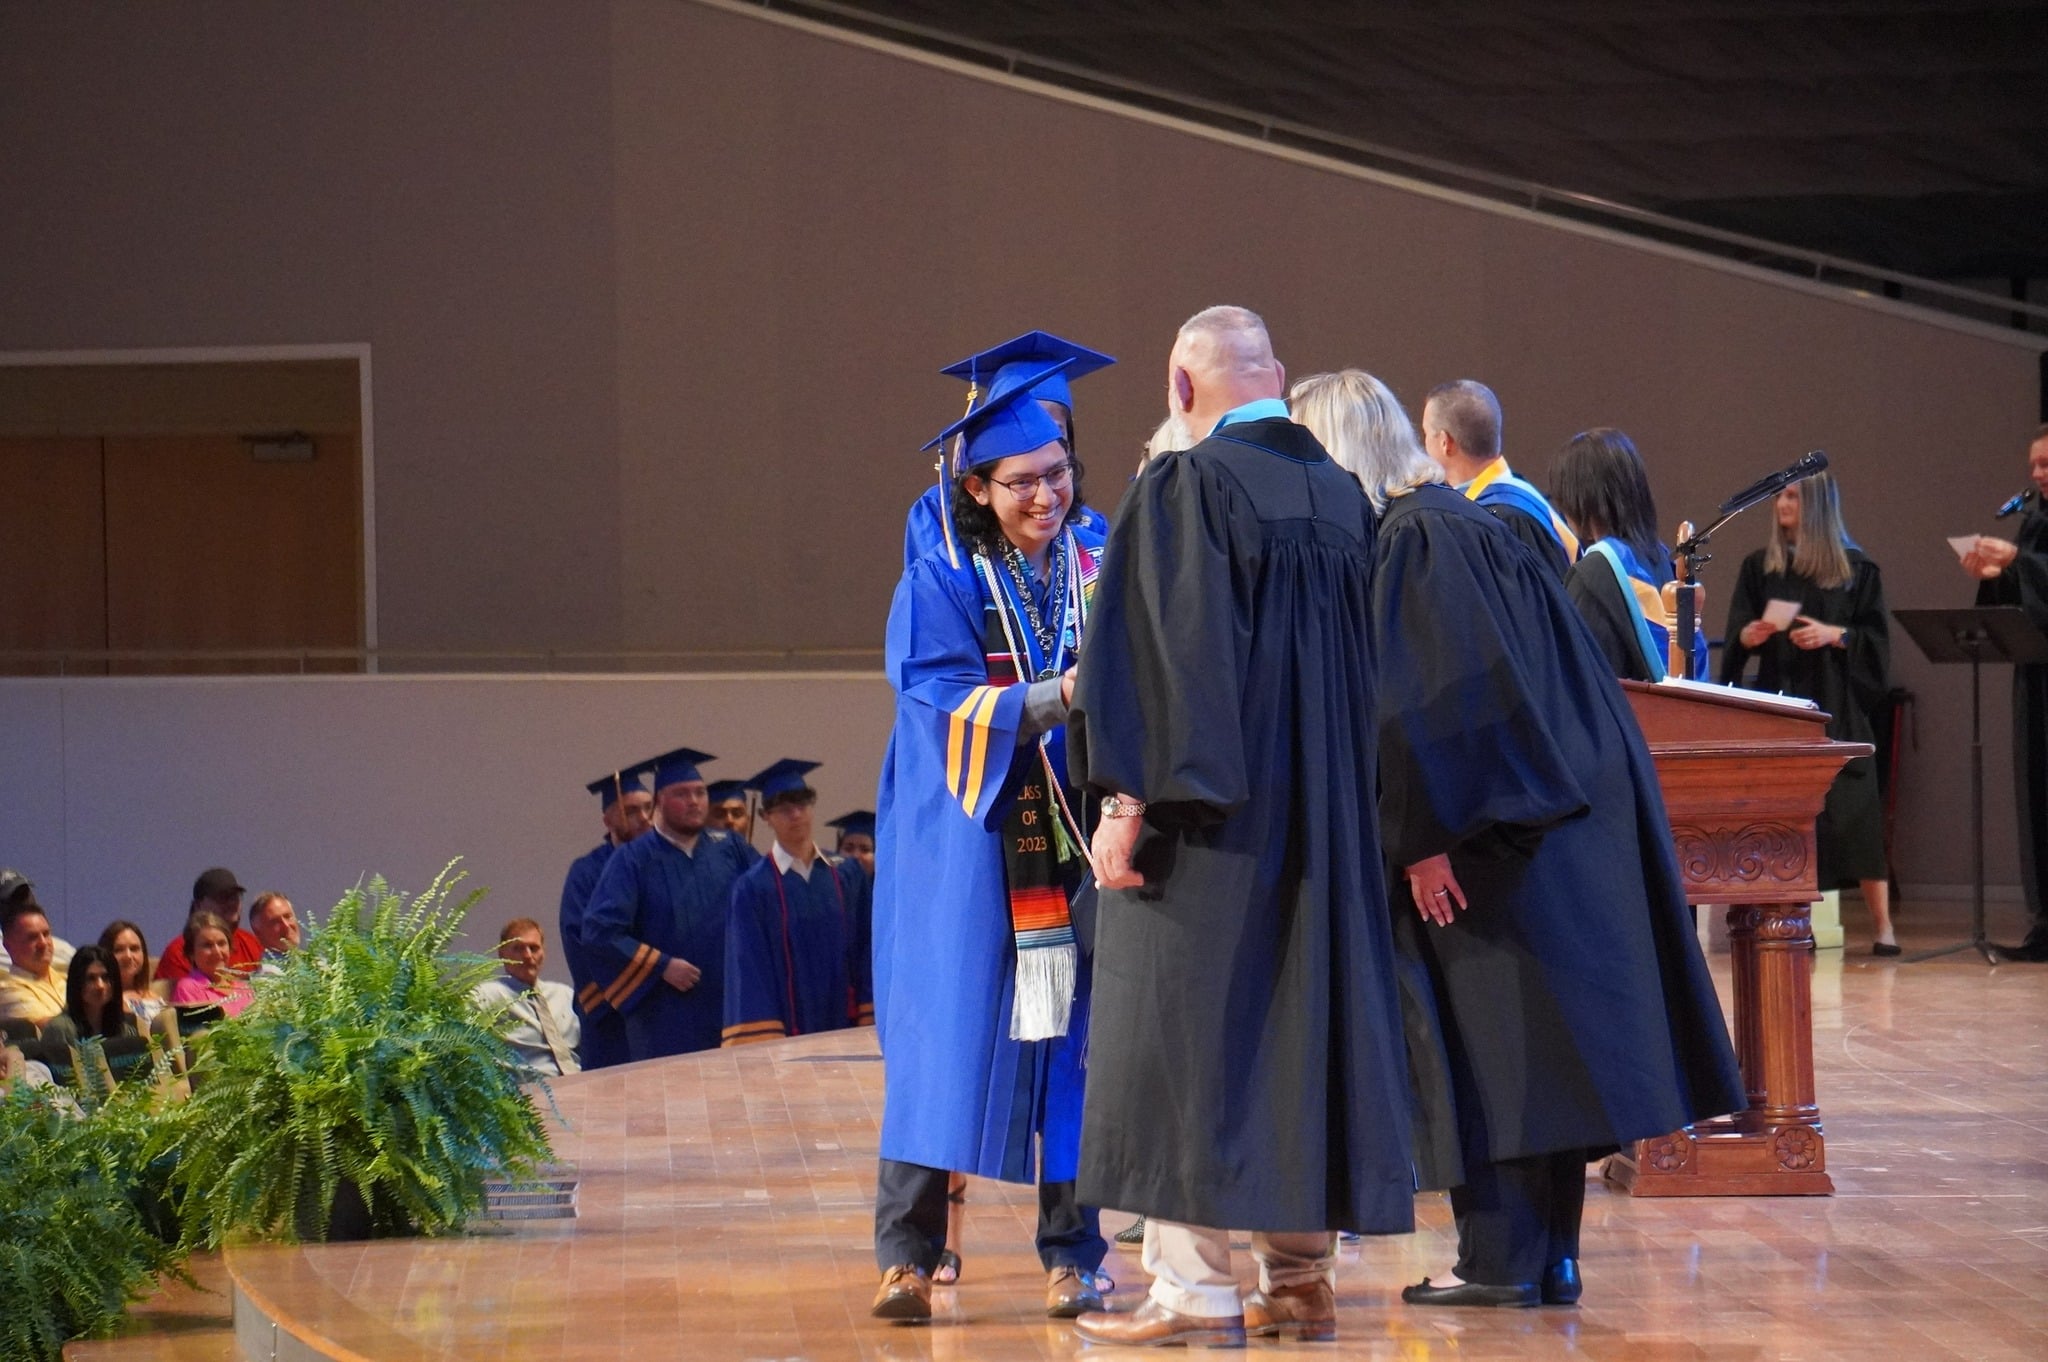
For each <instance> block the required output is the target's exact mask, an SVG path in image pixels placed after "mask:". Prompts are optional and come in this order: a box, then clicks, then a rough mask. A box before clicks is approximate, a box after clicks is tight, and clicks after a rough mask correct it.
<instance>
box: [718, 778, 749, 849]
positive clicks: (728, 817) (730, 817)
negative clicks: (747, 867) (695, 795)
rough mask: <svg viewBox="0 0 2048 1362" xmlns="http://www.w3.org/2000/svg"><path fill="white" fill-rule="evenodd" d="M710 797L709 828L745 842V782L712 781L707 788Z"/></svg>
mask: <svg viewBox="0 0 2048 1362" xmlns="http://www.w3.org/2000/svg"><path fill="white" fill-rule="evenodd" d="M707 788H708V790H709V792H710V795H711V819H710V823H711V826H712V827H714V828H720V829H723V830H724V831H726V832H730V833H732V834H734V835H735V836H737V837H739V838H740V839H741V840H743V841H744V840H745V839H746V836H747V834H748V832H750V831H751V829H750V828H748V826H747V818H748V814H747V782H745V781H744V780H714V781H712V782H711V784H710V785H709V786H708V787H707Z"/></svg>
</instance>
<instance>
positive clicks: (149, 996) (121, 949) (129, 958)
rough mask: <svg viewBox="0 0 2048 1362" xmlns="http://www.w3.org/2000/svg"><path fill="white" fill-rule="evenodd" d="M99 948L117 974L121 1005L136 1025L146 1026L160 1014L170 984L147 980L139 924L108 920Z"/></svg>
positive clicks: (145, 951)
mask: <svg viewBox="0 0 2048 1362" xmlns="http://www.w3.org/2000/svg"><path fill="white" fill-rule="evenodd" d="M100 949H101V950H103V951H105V952H106V953H107V954H108V955H110V956H112V957H113V960H114V972H115V973H116V974H118V975H119V976H120V977H121V1002H122V1005H123V1006H125V1007H126V1008H127V1009H128V1010H129V1011H130V1012H132V1013H133V1014H134V1015H135V1025H136V1026H137V1027H138V1028H139V1029H141V1030H144V1031H147V1030H149V1029H150V1027H151V1026H152V1025H153V1024H154V1023H155V1022H156V1019H157V1018H158V1017H159V1016H161V1015H162V1013H163V1010H164V999H166V998H168V997H169V996H170V994H171V986H170V983H169V982H168V981H164V982H160V983H155V984H152V983H150V981H149V942H148V941H147V940H145V939H144V937H143V935H142V928H140V927H138V926H136V925H135V924H134V923H132V922H129V921H128V920H126V919H125V918H123V919H117V920H115V921H113V922H110V923H108V924H107V929H106V930H105V931H103V932H101V933H100Z"/></svg>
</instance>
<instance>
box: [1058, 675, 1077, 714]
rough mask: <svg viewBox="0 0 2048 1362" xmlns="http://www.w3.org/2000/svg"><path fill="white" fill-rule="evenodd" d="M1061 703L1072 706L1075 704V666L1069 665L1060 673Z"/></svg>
mask: <svg viewBox="0 0 2048 1362" xmlns="http://www.w3.org/2000/svg"><path fill="white" fill-rule="evenodd" d="M1060 703H1061V704H1063V705H1065V706H1067V707H1068V708H1070V709H1071V708H1072V707H1073V704H1074V668H1072V667H1069V668H1067V669H1066V671H1065V672H1063V673H1061V674H1060Z"/></svg>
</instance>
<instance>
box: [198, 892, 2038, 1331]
mask: <svg viewBox="0 0 2048 1362" xmlns="http://www.w3.org/2000/svg"><path fill="white" fill-rule="evenodd" d="M1851 911H1852V919H1851V934H1850V948H1849V953H1848V954H1847V956H1846V957H1845V955H1844V952H1842V951H1839V950H1836V951H1825V952H1821V953H1820V956H1819V961H1818V964H1817V966H1816V973H1815V980H1814V1001H1815V1009H1814V1011H1815V1018H1814V1021H1815V1026H1814V1053H1815V1064H1816V1069H1817V1073H1818V1082H1819V1092H1820V1101H1821V1109H1822V1114H1823V1117H1824V1120H1825V1123H1826V1127H1827V1134H1828V1160H1829V1171H1830V1172H1831V1173H1832V1174H1833V1176H1834V1179H1835V1184H1836V1187H1837V1188H1838V1191H1837V1193H1836V1195H1835V1196H1833V1197H1827V1198H1818V1197H1809V1198H1748V1199H1734V1198H1714V1199H1698V1200H1663V1199H1643V1200H1634V1199H1630V1198H1627V1197H1624V1196H1620V1195H1617V1194H1614V1193H1611V1192H1609V1191H1607V1190H1605V1189H1604V1188H1603V1187H1600V1186H1599V1185H1597V1184H1596V1185H1595V1186H1593V1187H1592V1188H1589V1194H1588V1198H1587V1203H1586V1225H1585V1240H1584V1253H1585V1256H1584V1259H1583V1264H1584V1273H1585V1280H1586V1293H1585V1300H1584V1302H1583V1304H1582V1305H1581V1306H1580V1307H1579V1308H1577V1309H1542V1310H1525V1311H1501V1312H1487V1311H1475V1312H1458V1311H1428V1310H1417V1309H1414V1308H1412V1307H1408V1306H1404V1305H1402V1304H1401V1303H1400V1300H1399V1296H1398V1293H1399V1289H1400V1287H1401V1285H1402V1284H1403V1283H1406V1282H1411V1281H1415V1280H1417V1279H1419V1278H1420V1277H1422V1276H1423V1275H1424V1274H1426V1273H1430V1272H1440V1271H1441V1270H1442V1269H1444V1268H1446V1267H1447V1266H1448V1265H1449V1264H1450V1262H1451V1259H1452V1256H1453V1254H1452V1242H1453V1241H1452V1236H1451V1233H1450V1228H1449V1226H1450V1217H1449V1212H1448V1209H1447V1208H1446V1206H1445V1203H1444V1199H1443V1197H1442V1196H1440V1195H1425V1196H1423V1197H1422V1198H1420V1199H1419V1202H1418V1213H1419V1221H1420V1228H1419V1230H1418V1232H1417V1233H1415V1234H1414V1235H1410V1236H1404V1237H1401V1238H1394V1239H1381V1240H1369V1241H1367V1242H1365V1243H1363V1244H1361V1245H1355V1246H1347V1247H1346V1248H1345V1250H1344V1253H1343V1261H1342V1266H1341V1268H1340V1270H1339V1276H1338V1294H1339V1302H1340V1306H1341V1315H1340V1321H1339V1327H1340V1335H1339V1338H1340V1341H1339V1343H1338V1344H1337V1345H1336V1347H1335V1348H1332V1347H1331V1346H1330V1345H1312V1344H1290V1345H1285V1346H1284V1347H1283V1346H1282V1345H1277V1344H1273V1343H1263V1344H1262V1343H1259V1342H1257V1341H1254V1343H1253V1344H1252V1346H1253V1348H1255V1349H1270V1350H1277V1351H1286V1352H1299V1353H1304V1354H1316V1355H1321V1356H1324V1357H1331V1356H1337V1355H1342V1356H1344V1357H1347V1358H1348V1357H1372V1358H1389V1359H1394V1358H1398V1359H1403V1360H1404V1362H1422V1360H1423V1359H1436V1358H1453V1357H1455V1358H1459V1359H1479V1358H1495V1357H1498V1358H1510V1357H1511V1358H1518V1359H1519V1358H1547V1357H1577V1358H1599V1359H1607V1358H1612V1359H1624V1358H1626V1359H1632V1360H1634V1362H1642V1360H1644V1359H1648V1360H1650V1362H1665V1360H1675V1359H1702V1360H1705V1359H1787V1362H1792V1360H1795V1359H1796V1360H1797V1362H1813V1360H1814V1359H1821V1358H1842V1359H1849V1358H1869V1359H1873V1362H1876V1360H1877V1359H1882V1360H1883V1362H1921V1360H1922V1359H1934V1358H1941V1359H1948V1358H1971V1359H1984V1360H1985V1362H1992V1360H1994V1359H2015V1360H2018V1359H2026V1362H2038V1359H2040V1358H2041V1357H2043V1356H2048V966H2026V965H2008V966H2001V967H1999V968H1996V969H1992V968H1987V967H1986V966H1985V965H1984V964H1983V963H1982V962H1981V961H1979V960H1978V959H1977V958H1976V957H1975V956H1972V955H1954V956H1950V957H1947V958H1946V959H1943V960H1939V961H1934V962H1930V963H1927V964H1921V965H1911V966H1901V965H1897V964H1892V963H1879V962H1876V961H1874V960H1872V959H1871V957H1870V956H1869V954H1868V950H1869V947H1868V944H1867V943H1868V938H1867V936H1859V935H1858V933H1857V930H1856V928H1857V925H1858V923H1859V921H1860V918H1859V917H1857V916H1856V915H1855V910H1853V909H1852V910H1851ZM1902 917H1903V918H1904V919H1905V920H1906V923H1907V927H1908V931H1907V934H1906V937H1905V942H1906V945H1907V949H1908V950H1909V951H1911V950H1912V949H1914V948H1915V947H1917V946H1923V945H1934V944H1939V943H1941V942H1944V941H1947V940H1951V939H1953V938H1954V937H1955V936H1956V935H1957V934H1958V933H1959V932H1960V930H1961V925H1960V919H1959V918H1958V917H1957V916H1956V913H1955V911H1954V910H1953V909H1951V908H1947V907H1944V908H1942V909H1941V910H1940V911H1939V912H1938V913H1931V912H1929V911H1927V910H1923V909H1915V908H1912V907H1908V908H1907V909H1906V911H1905V913H1903V914H1902ZM1722 963H1723V964H1725V958H1724V959H1723V962H1722ZM1717 974H1718V978H1717V982H1719V983H1720V985H1721V987H1722V990H1723V996H1724V997H1725V996H1726V987H1727V980H1726V975H1725V969H1718V970H1717ZM556 1097H557V1100H558V1102H559V1103H560V1109H561V1112H562V1114H563V1116H564V1117H565V1118H566V1121H567V1126H566V1129H565V1130H564V1131H563V1132H562V1133H561V1134H560V1135H559V1137H558V1152H559V1154H560V1156H561V1157H562V1158H563V1159H564V1160H565V1161H567V1162H572V1163H574V1164H576V1165H577V1166H578V1167H579V1169H580V1171H581V1176H582V1184H581V1191H580V1213H579V1218H578V1219H576V1220H573V1221H544V1222H535V1223H529V1224H526V1225H521V1226H518V1227H515V1228H510V1229H498V1230H493V1231H492V1232H490V1233H486V1234H481V1235H478V1236H475V1237H469V1238H463V1239H457V1240H450V1241H443V1242H425V1241H412V1242H388V1243H377V1244H368V1245H333V1246H325V1247H316V1248H308V1249H253V1250H238V1251H234V1252H232V1253H231V1254H230V1255H229V1267H230V1269H231V1271H232V1272H233V1273H234V1275H235V1276H236V1278H237V1279H238V1281H239V1282H240V1283H241V1285H242V1286H243V1288H244V1289H245V1290H246V1291H247V1292H248V1293H249V1294H250V1296H251V1297H252V1298H254V1299H257V1300H259V1301H260V1302H262V1303H263V1304H264V1305H265V1306H266V1307H267V1309H268V1310H269V1311H271V1312H274V1315H275V1317H276V1321H277V1323H278V1324H279V1325H280V1327H281V1329H282V1331H283V1335H284V1336H286V1337H287V1338H288V1339H292V1338H295V1339H296V1340H297V1341H298V1342H299V1343H301V1344H308V1345H313V1346H312V1347H311V1348H309V1349H308V1351H317V1352H324V1353H325V1354H326V1355H328V1356H330V1357H348V1358H351V1359H352V1362H363V1360H365V1359H366V1360H367V1362H400V1359H411V1358H421V1359H424V1358H455V1357H461V1358H464V1359H490V1360H491V1362H526V1360H527V1359H542V1358H547V1359H573V1360H575V1362H615V1360H617V1359H626V1358H645V1357H675V1358H688V1359H703V1360H704V1362H713V1360H714V1359H727V1358H732V1359H740V1358H775V1359H789V1358H816V1359H826V1358H920V1359H922V1358H930V1359H936V1360H937V1362H948V1360H949V1359H961V1362H967V1360H968V1359H974V1360H975V1362H979V1360H980V1359H1005V1358H1041V1357H1071V1356H1074V1355H1076V1354H1077V1353H1079V1352H1082V1351H1084V1349H1083V1348H1082V1345H1080V1344H1079V1343H1078V1342H1077V1341H1076V1340H1075V1339H1074V1337H1073V1334H1072V1331H1071V1328H1070V1327H1069V1326H1068V1325H1066V1324H1063V1323H1059V1322H1054V1321H1049V1320H1047V1319H1045V1318H1044V1317H1043V1314H1042V1309H1043V1305H1042V1296H1043V1289H1044V1276H1043V1273H1042V1272H1041V1271H1040V1270H1039V1267H1038V1264H1037V1260H1036V1258H1035V1256H1034V1255H1033V1254H1032V1252H1031V1247H1030V1238H1031V1225H1032V1218H1033V1214H1034V1205H1035V1204H1034V1202H1033V1200H1032V1196H1031V1193H1030V1190H1029V1189H1027V1188H1014V1187H1006V1186H1002V1185H999V1184H994V1183H989V1182H982V1181H976V1182H974V1183H972V1184H971V1189H970V1193H969V1196H970V1201H969V1209H968V1227H967V1236H966V1243H965V1244H964V1245H962V1246H960V1247H961V1252H962V1254H963V1256H964V1258H965V1260H966V1270H965V1275H964V1279H963V1281H962V1282H961V1284H960V1285H959V1286H958V1287H957V1288H954V1289H951V1290H947V1291H941V1292H940V1293H939V1294H938V1296H937V1298H936V1304H937V1306H938V1318H937V1319H936V1320H935V1321H934V1322H933V1323H932V1324H931V1325H930V1326H928V1327H917V1326H901V1325H886V1324H882V1323H879V1322H877V1321H873V1320H870V1319H869V1318H868V1317H867V1306H868V1301H869V1298H870V1296H871V1295H872V1293H873V1290H874V1284H875V1280H876V1275H877V1274H876V1271H875V1267H874V1262H873V1258H872V1251H871V1248H870V1228H871V1221H870V1205H871V1201H870V1198H871V1197H872V1194H873V1191H874V1177H875V1140H876V1123H877V1120H878V1118H879V1116H880V1111H881V1064H880V1062H879V1060H878V1058H877V1057H876V1054H875V1048H874V1044H873V1033H872V1032H869V1031H859V1032H844V1033H840V1034H838V1035H832V1036H821V1037H811V1038H806V1039H801V1040H796V1041H790V1042H784V1043H779V1044H771V1045H763V1046H756V1047H753V1048H750V1049H746V1050H740V1051H723V1052H718V1053H714V1054H710V1055H704V1056H698V1057H692V1058H687V1059H677V1060H667V1061H661V1062H658V1063H653V1064H646V1065H634V1066H628V1067H626V1068H623V1069H612V1070H608V1071H605V1072H602V1073H595V1074H586V1075H581V1076H579V1077H577V1078H574V1079H570V1080H567V1081H565V1082H562V1083H560V1084H558V1085H557V1087H556ZM1127 1220H1128V1217H1127V1216H1123V1215H1118V1214H1109V1213H1106V1214H1105V1216H1104V1227H1105V1231H1108V1230H1111V1229H1114V1228H1117V1227H1120V1226H1121V1225H1123V1224H1124V1223H1125V1222H1126V1221H1127ZM1106 1266H1107V1267H1108V1268H1109V1270H1110V1271H1111V1272H1112V1273H1113V1274H1114V1275H1115V1277H1116V1279H1117V1282H1118V1286H1119V1289H1118V1291H1117V1293H1116V1300H1117V1302H1118V1303H1119V1304H1121V1305H1123V1306H1126V1307H1128V1306H1129V1305H1130V1304H1131V1303H1133V1302H1134V1301H1136V1300H1137V1298H1138V1294H1139V1291H1140V1290H1141V1289H1142V1286H1143V1284H1144V1282H1143V1274H1142V1273H1141V1272H1140V1271H1139V1269H1138V1263H1137V1255H1136V1253H1135V1251H1134V1250H1112V1253H1111V1256H1110V1260H1109V1262H1108V1264H1107V1265H1106ZM1245 1268H1248V1263H1247V1262H1243V1261H1242V1255H1241V1271H1242V1270H1244V1269H1245ZM238 1308H239V1305H238ZM238 1327H239V1328H241V1330H242V1337H243V1339H244V1340H245V1349H244V1351H245V1356H246V1355H247V1354H248V1353H249V1352H250V1351H251V1350H250V1349H249V1348H248V1346H247V1341H248V1340H249V1339H250V1338H251V1333H250V1332H249V1330H248V1322H246V1321H241V1320H238ZM299 1351H300V1350H299V1349H298V1348H297V1347H290V1348H283V1347H280V1348H274V1349H273V1351H272V1353H271V1354H269V1355H274V1356H279V1357H283V1356H285V1355H286V1354H287V1353H298V1352H299ZM251 1362H265V1358H263V1357H256V1358H253V1359H251Z"/></svg>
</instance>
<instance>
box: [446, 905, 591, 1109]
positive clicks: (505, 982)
mask: <svg viewBox="0 0 2048 1362" xmlns="http://www.w3.org/2000/svg"><path fill="white" fill-rule="evenodd" d="M547 953H548V948H547V942H546V941H545V940H544V939H543V938H542V936H541V933H540V924H539V923H538V922H535V921H534V920H533V919H532V918H530V917H515V918H513V919H512V920H511V921H510V922H508V923H506V924H505V926H504V927H503V929H501V930H500V931H499V933H498V958H499V959H501V960H503V961H504V962H505V970H504V972H503V973H502V974H500V975H498V976H497V977H496V978H493V979H486V980H484V981H483V982H482V983H480V984H478V985H477V986H476V991H475V993H474V995H473V996H474V997H475V998H476V1001H477V1003H478V1005H479V1006H482V1007H484V1008H487V1009H490V1010H492V1011H495V1012H497V1014H498V1032H499V1034H500V1035H502V1036H504V1038H505V1040H506V1042H507V1043H508V1044H510V1045H511V1047H512V1048H513V1050H515V1051H516V1052H518V1055H519V1060H520V1062H521V1063H522V1064H524V1065H525V1066H526V1067H527V1068H528V1069H530V1070H532V1071H533V1072H534V1073H536V1074H539V1075H540V1076H541V1077H543V1078H560V1077H562V1076H563V1075H565V1074H573V1073H576V1072H578V1071H580V1070H581V1069H582V1068H583V1063H582V1061H581V1060H580V1059H579V1058H578V1057H577V1053H576V1050H577V1042H578V1041H579V1040H580V1039H581V1036H582V1028H581V1027H580V1026H579V1025H578V1024H577V1021H576V1009H575V1006H574V1001H575V1000H574V999H573V997H572V996H571V995H570V993H569V986H568V985H567V984H562V983H557V982H556V981H554V980H553V979H543V978H541V977H540V967H541V965H542V963H543V962H545V961H546V959H547Z"/></svg>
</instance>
